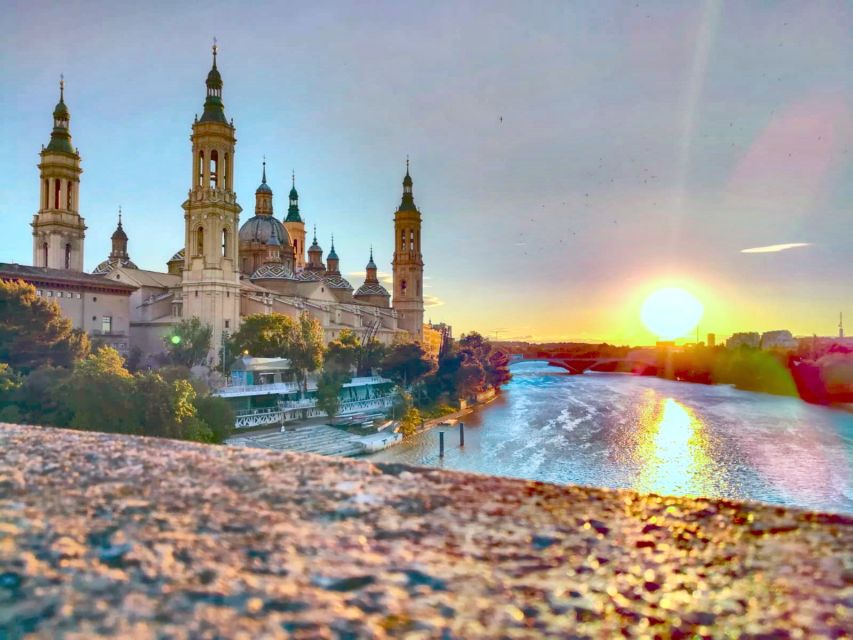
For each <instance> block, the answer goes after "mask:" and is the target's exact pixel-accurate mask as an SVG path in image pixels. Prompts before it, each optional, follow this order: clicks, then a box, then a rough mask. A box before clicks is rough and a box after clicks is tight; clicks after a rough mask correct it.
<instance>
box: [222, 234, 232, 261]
mask: <svg viewBox="0 0 853 640" xmlns="http://www.w3.org/2000/svg"><path fill="white" fill-rule="evenodd" d="M222 257H223V258H230V257H231V252H230V251H229V250H228V229H223V230H222Z"/></svg>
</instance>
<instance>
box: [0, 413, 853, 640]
mask: <svg viewBox="0 0 853 640" xmlns="http://www.w3.org/2000/svg"><path fill="white" fill-rule="evenodd" d="M851 524H853V520H851V518H849V517H846V516H839V515H829V514H817V513H808V512H802V511H794V510H786V509H780V508H773V507H769V506H761V505H755V504H741V503H734V502H721V501H711V500H690V499H681V498H662V497H658V496H641V495H637V494H635V493H633V492H630V491H606V490H598V489H589V488H581V487H573V486H570V487H559V486H554V485H548V484H540V483H534V482H523V481H518V480H509V479H501V478H493V477H488V476H476V475H469V474H461V473H451V472H443V471H438V470H429V469H417V468H410V467H404V466H400V465H388V464H385V465H383V464H370V463H366V462H358V461H352V460H342V459H331V458H322V457H318V456H311V455H305V454H289V453H278V452H269V451H262V450H252V449H243V448H235V447H207V446H204V445H194V444H191V443H184V442H176V441H170V440H158V439H146V438H132V437H122V436H114V435H107V434H96V433H79V432H74V431H65V430H58V429H41V428H36V427H18V426H12V425H0V637H2V638H17V637H22V636H24V635H26V634H32V635H30V636H28V637H35V638H54V637H65V638H92V637H121V638H164V637H168V638H219V637H222V638H260V637H266V638H285V637H297V638H356V637H359V638H360V637H370V638H385V637H402V636H405V637H412V638H535V637H543V636H545V637H561V638H568V637H616V636H620V635H622V634H623V633H626V634H627V635H628V636H631V637H644V636H647V637H653V636H655V635H657V636H660V637H686V636H691V637H692V636H693V635H694V634H698V635H699V636H713V637H723V636H725V637H752V638H771V637H772V638H776V637H778V638H787V637H822V636H826V637H842V636H843V635H844V634H845V625H849V624H850V619H851V618H850V610H849V608H848V607H849V604H850V601H851V600H850V598H851V583H853V553H851V550H853V535H851V534H853V527H851ZM846 629H847V630H848V631H849V627H846Z"/></svg>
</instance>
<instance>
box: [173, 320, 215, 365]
mask: <svg viewBox="0 0 853 640" xmlns="http://www.w3.org/2000/svg"><path fill="white" fill-rule="evenodd" d="M212 335H213V329H211V327H210V325H206V324H204V323H202V321H201V320H199V319H198V318H195V317H193V318H185V319H184V320H181V321H180V322H179V323H178V324H177V325H175V326H174V327H173V328H172V331H171V332H169V335H167V336H166V337H165V338H163V342H164V343H165V344H166V353H167V354H168V357H169V361H170V362H171V363H172V364H180V365H183V366H185V367H189V368H192V367H194V366H196V365H200V364H204V363H205V362H206V361H207V356H208V353H210V341H211V336H212Z"/></svg>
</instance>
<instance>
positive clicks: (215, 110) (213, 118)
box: [200, 38, 228, 124]
mask: <svg viewBox="0 0 853 640" xmlns="http://www.w3.org/2000/svg"><path fill="white" fill-rule="evenodd" d="M217 51H218V47H217V44H216V38H214V39H213V66H212V67H211V68H210V72H209V73H208V74H207V81H206V82H205V84H206V85H207V98H206V99H205V101H204V113H203V114H202V116H201V120H200V122H221V123H223V124H228V121H227V120H226V119H225V107H224V105H223V104H222V76H221V75H220V74H219V69H217V68H216V54H217Z"/></svg>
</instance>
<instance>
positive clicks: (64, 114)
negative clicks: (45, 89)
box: [53, 98, 71, 120]
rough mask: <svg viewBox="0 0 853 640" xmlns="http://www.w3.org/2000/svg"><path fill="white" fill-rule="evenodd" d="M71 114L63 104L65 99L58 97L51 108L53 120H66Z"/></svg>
mask: <svg viewBox="0 0 853 640" xmlns="http://www.w3.org/2000/svg"><path fill="white" fill-rule="evenodd" d="M70 117H71V114H70V113H69V112H68V107H66V106H65V101H64V100H62V99H61V98H60V100H59V102H58V103H56V108H55V109H54V110H53V118H54V120H68V119H69V118H70Z"/></svg>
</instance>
